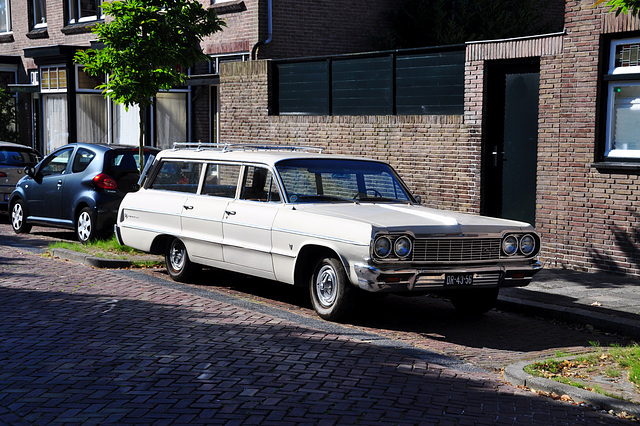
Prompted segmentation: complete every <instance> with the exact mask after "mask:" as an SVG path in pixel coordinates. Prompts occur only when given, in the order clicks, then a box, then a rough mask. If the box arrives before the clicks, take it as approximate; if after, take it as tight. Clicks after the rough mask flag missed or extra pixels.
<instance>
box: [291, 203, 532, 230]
mask: <svg viewBox="0 0 640 426" xmlns="http://www.w3.org/2000/svg"><path fill="white" fill-rule="evenodd" d="M295 209H296V210H300V211H305V212H309V213H315V214H320V215H323V216H333V217H337V218H342V219H347V220H353V221H358V222H367V223H370V224H371V225H372V226H373V227H374V228H378V229H386V230H387V231H389V232H394V231H410V232H414V233H415V234H416V236H417V235H421V234H434V233H436V234H446V235H452V234H456V235H461V234H464V235H469V234H487V233H499V232H501V231H504V230H506V229H512V230H533V227H532V226H531V225H529V224H528V223H525V222H519V221H514V220H507V219H498V218H493V217H487V216H478V215H473V214H465V213H457V212H450V211H444V210H438V209H432V208H428V207H424V206H420V205H409V204H395V203H393V204H392V203H379V204H377V203H348V204H347V203H345V204H296V205H295Z"/></svg>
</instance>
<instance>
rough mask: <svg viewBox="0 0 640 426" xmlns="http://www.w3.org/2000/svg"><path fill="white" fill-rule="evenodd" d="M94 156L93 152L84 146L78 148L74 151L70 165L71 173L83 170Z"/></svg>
mask: <svg viewBox="0 0 640 426" xmlns="http://www.w3.org/2000/svg"><path fill="white" fill-rule="evenodd" d="M95 157H96V153H95V152H93V151H90V150H88V149H86V148H79V149H78V152H76V155H75V157H74V158H73V166H72V167H71V171H72V172H73V173H80V172H84V171H85V169H86V168H87V167H88V166H89V164H90V163H91V161H93V159H94V158H95Z"/></svg>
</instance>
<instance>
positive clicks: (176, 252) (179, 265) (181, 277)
mask: <svg viewBox="0 0 640 426" xmlns="http://www.w3.org/2000/svg"><path fill="white" fill-rule="evenodd" d="M164 260H165V264H166V266H167V272H168V273H169V276H170V277H171V279H173V280H174V281H179V282H185V281H187V280H189V278H191V277H192V276H193V274H194V273H195V272H197V270H198V266H197V265H196V264H194V263H193V262H191V261H190V260H189V254H188V253H187V248H186V247H185V246H184V243H183V242H182V241H180V239H178V238H174V239H173V240H172V241H171V242H170V243H169V245H168V246H167V251H166V253H165V256H164Z"/></svg>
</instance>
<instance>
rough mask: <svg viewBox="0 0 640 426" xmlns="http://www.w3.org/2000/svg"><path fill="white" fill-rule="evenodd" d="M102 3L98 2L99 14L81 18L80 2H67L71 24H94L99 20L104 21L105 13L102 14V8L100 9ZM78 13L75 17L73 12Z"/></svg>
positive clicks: (74, 0)
mask: <svg viewBox="0 0 640 426" xmlns="http://www.w3.org/2000/svg"><path fill="white" fill-rule="evenodd" d="M100 4H101V2H100V1H98V13H99V15H98V14H96V15H90V16H84V17H81V16H79V15H80V0H67V10H68V13H69V24H80V23H82V22H93V21H97V20H99V19H104V13H102V8H101V7H100ZM74 10H75V12H76V14H75V15H74V14H73V12H74Z"/></svg>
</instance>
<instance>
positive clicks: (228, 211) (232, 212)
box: [224, 210, 236, 216]
mask: <svg viewBox="0 0 640 426" xmlns="http://www.w3.org/2000/svg"><path fill="white" fill-rule="evenodd" d="M224 212H225V213H226V214H228V215H229V216H233V215H235V214H236V212H234V211H232V210H225V211H224Z"/></svg>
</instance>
